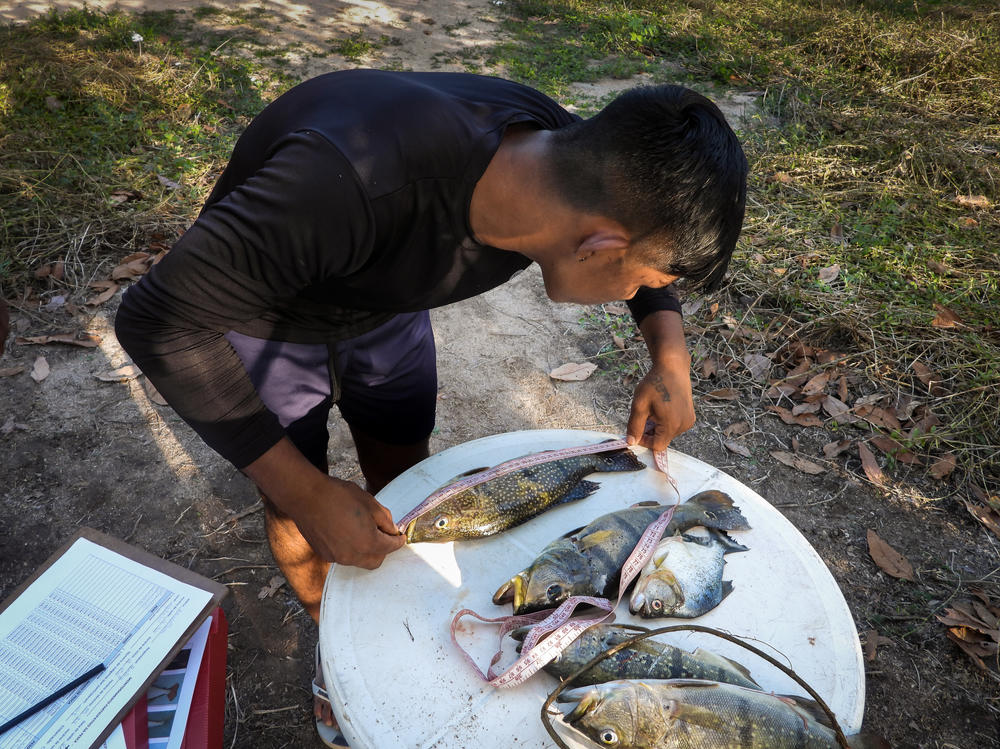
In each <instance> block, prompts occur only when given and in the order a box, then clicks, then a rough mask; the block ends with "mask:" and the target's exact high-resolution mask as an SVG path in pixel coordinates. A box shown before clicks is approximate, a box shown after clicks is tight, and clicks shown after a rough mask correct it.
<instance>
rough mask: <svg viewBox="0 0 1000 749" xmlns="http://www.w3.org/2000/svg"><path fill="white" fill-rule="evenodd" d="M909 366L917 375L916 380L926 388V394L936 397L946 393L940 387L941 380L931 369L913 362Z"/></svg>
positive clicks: (920, 363)
mask: <svg viewBox="0 0 1000 749" xmlns="http://www.w3.org/2000/svg"><path fill="white" fill-rule="evenodd" d="M911 366H912V367H913V371H914V372H915V373H916V375H917V379H918V380H920V381H921V382H922V383H924V385H926V386H927V392H929V393H930V394H931V395H933V396H937V397H940V396H942V395H945V394H946V393H947V391H946V390H945V389H944V388H943V387H941V378H940V377H938V376H937V375H936V374H935V372H934V370H933V369H931V368H930V367H928V366H927V365H926V364H924V363H923V362H920V361H915V362H913V364H912V365H911Z"/></svg>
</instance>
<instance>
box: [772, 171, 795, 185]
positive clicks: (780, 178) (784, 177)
mask: <svg viewBox="0 0 1000 749" xmlns="http://www.w3.org/2000/svg"><path fill="white" fill-rule="evenodd" d="M766 181H767V182H777V183H778V184H779V185H791V184H793V183H794V182H795V178H794V177H792V175H790V174H789V173H788V172H774V174H769V175H767V178H766Z"/></svg>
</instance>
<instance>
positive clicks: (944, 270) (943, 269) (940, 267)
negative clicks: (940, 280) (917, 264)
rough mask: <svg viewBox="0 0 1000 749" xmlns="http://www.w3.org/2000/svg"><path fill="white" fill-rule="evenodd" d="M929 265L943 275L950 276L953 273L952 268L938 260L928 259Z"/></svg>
mask: <svg viewBox="0 0 1000 749" xmlns="http://www.w3.org/2000/svg"><path fill="white" fill-rule="evenodd" d="M927 267H928V268H930V269H931V270H932V271H934V272H935V273H937V274H939V275H942V276H950V275H951V273H952V271H951V268H949V267H948V266H947V265H945V264H944V263H939V262H938V261H937V260H928V261H927Z"/></svg>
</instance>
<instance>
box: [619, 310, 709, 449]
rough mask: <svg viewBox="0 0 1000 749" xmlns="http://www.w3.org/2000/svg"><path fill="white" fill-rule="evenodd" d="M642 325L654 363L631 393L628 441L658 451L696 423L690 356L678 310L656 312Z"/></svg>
mask: <svg viewBox="0 0 1000 749" xmlns="http://www.w3.org/2000/svg"><path fill="white" fill-rule="evenodd" d="M639 328H640V330H641V331H642V337H643V338H644V339H645V340H646V347H647V348H648V349H649V356H650V359H651V360H652V362H653V366H652V368H651V369H650V370H649V373H648V374H647V375H646V376H645V377H643V378H642V380H640V381H639V384H638V385H637V386H636V388H635V394H634V395H633V396H632V412H631V413H630V414H629V419H628V429H627V431H626V439H627V440H628V442H629V444H632V445H636V444H637V445H642V446H643V447H648V448H650V449H651V450H653V451H654V452H659V451H661V450H666V449H667V446H668V445H669V444H670V441H671V440H672V439H673V438H674V437H676V436H677V435H679V434H681V433H683V432H685V431H687V430H688V429H690V428H691V427H692V426H694V421H695V416H694V399H693V397H692V395H691V357H690V355H689V354H688V351H687V345H686V344H685V341H684V326H683V323H682V320H681V316H680V314H678V313H677V312H669V311H664V312H654V313H652V314H650V315H647V316H646V317H645V318H644V319H643V321H642V324H641V325H640V326H639Z"/></svg>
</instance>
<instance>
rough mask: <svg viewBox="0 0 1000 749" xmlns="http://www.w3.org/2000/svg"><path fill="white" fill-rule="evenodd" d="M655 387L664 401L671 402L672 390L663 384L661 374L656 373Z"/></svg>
mask: <svg viewBox="0 0 1000 749" xmlns="http://www.w3.org/2000/svg"><path fill="white" fill-rule="evenodd" d="M653 387H654V388H655V389H656V392H657V393H659V394H660V399H661V400H662V401H663V402H664V403H669V402H670V391H669V390H667V386H666V385H664V384H663V378H662V377H660V375H656V376H655V377H654V378H653Z"/></svg>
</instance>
